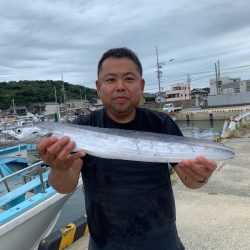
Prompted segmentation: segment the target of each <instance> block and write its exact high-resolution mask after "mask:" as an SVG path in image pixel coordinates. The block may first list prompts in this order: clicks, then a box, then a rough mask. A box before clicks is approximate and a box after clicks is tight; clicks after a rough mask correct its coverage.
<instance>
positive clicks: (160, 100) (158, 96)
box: [155, 93, 167, 103]
mask: <svg viewBox="0 0 250 250" xmlns="http://www.w3.org/2000/svg"><path fill="white" fill-rule="evenodd" d="M166 101H167V95H166V94H165V93H157V94H156V98H155V102H156V103H164V102H166Z"/></svg>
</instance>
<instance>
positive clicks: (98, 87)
mask: <svg viewBox="0 0 250 250" xmlns="http://www.w3.org/2000/svg"><path fill="white" fill-rule="evenodd" d="M95 86H96V92H97V95H98V97H100V82H99V80H96V81H95Z"/></svg>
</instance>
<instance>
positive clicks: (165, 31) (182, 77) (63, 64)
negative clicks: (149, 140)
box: [0, 0, 250, 93]
mask: <svg viewBox="0 0 250 250" xmlns="http://www.w3.org/2000/svg"><path fill="white" fill-rule="evenodd" d="M0 10H1V11H0V13H1V14H0V81H11V80H16V81H18V80H47V79H51V80H58V79H61V74H63V78H64V81H67V82H70V83H73V84H81V85H84V86H87V87H91V88H94V87H95V80H96V66H97V63H98V60H99V58H100V57H101V55H102V54H103V52H105V51H106V50H107V49H109V48H112V47H124V46H126V47H129V48H131V49H132V50H134V51H135V52H136V53H137V55H138V56H139V58H140V60H141V62H142V65H143V68H144V79H145V80H146V89H145V92H151V93H154V92H157V91H158V83H157V79H156V73H155V71H156V45H157V47H158V53H159V62H163V63H165V65H163V67H162V79H161V87H163V88H164V90H168V89H169V88H170V85H172V84H175V83H180V82H186V80H187V75H188V74H190V78H191V88H203V87H209V78H214V77H215V73H214V67H215V66H214V64H215V62H216V61H217V60H218V59H219V60H220V65H221V75H222V76H230V77H241V79H242V80H246V79H250V14H249V10H250V1H249V0H237V1H233V0H220V1H218V0H206V1H205V0H204V1H202V0H177V1H170V0H155V1H152V0H137V1H135V0H124V1H120V0H105V1H101V0H99V1H98V0H74V1H73V0H72V1H70V0H58V1H55V0H53V1H51V0H22V1H20V0H11V1H10V0H1V1H0ZM170 59H174V60H173V61H171V62H169V60H170Z"/></svg>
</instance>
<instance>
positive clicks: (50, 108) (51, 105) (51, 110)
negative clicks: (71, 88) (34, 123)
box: [44, 102, 60, 115]
mask: <svg viewBox="0 0 250 250" xmlns="http://www.w3.org/2000/svg"><path fill="white" fill-rule="evenodd" d="M59 111H60V107H59V104H58V103H56V102H46V103H45V111H44V114H45V115H51V114H55V113H57V112H59Z"/></svg>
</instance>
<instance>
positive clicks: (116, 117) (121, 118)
mask: <svg viewBox="0 0 250 250" xmlns="http://www.w3.org/2000/svg"><path fill="white" fill-rule="evenodd" d="M106 114H107V115H108V116H109V118H110V119H112V120H113V121H114V122H117V123H129V122H131V121H133V120H134V119H135V115H136V109H135V110H133V111H132V112H131V113H129V114H113V113H112V112H110V111H108V110H106Z"/></svg>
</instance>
